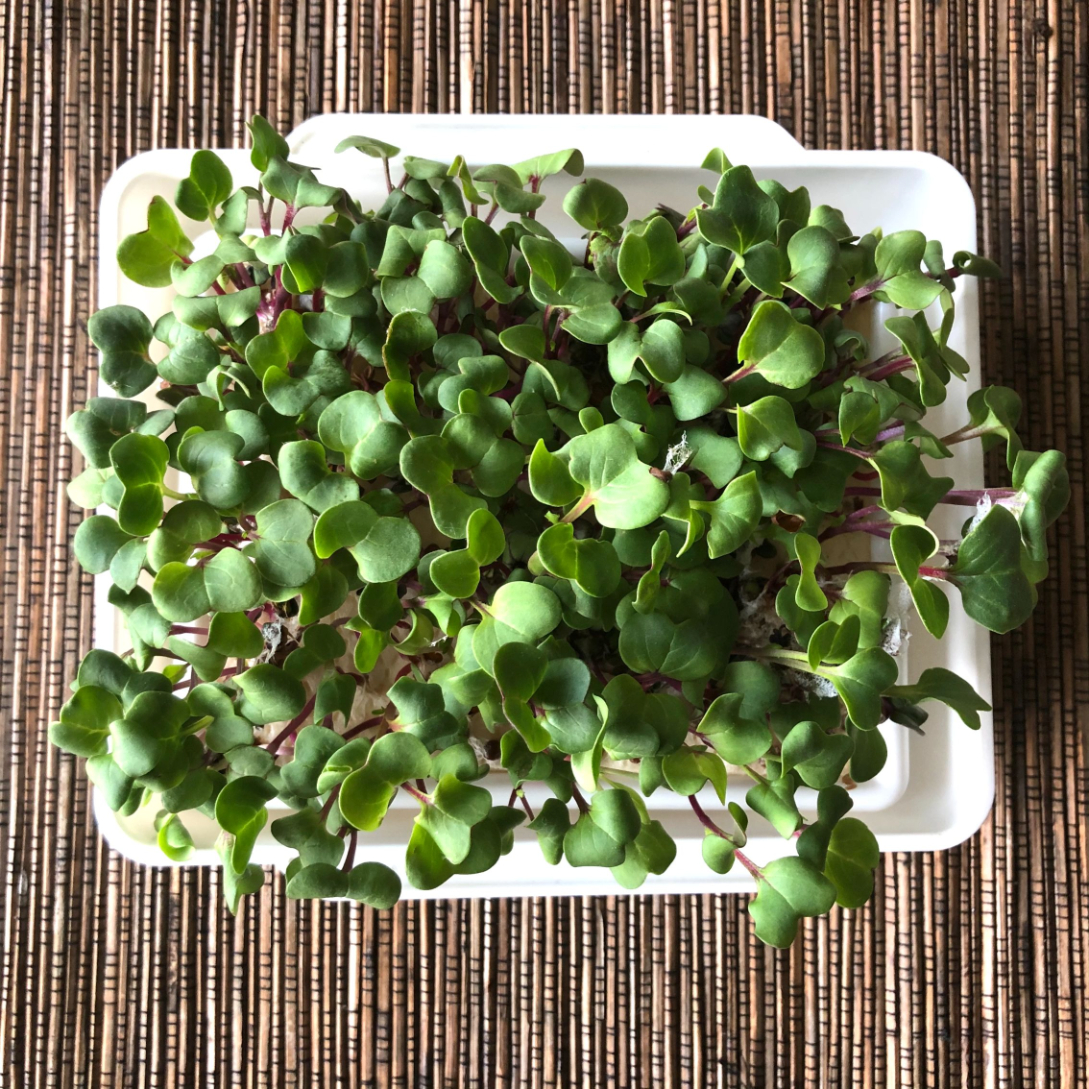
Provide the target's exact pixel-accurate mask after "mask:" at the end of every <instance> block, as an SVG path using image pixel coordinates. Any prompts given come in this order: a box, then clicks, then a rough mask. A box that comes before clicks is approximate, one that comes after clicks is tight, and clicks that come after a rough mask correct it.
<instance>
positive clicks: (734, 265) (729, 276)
mask: <svg viewBox="0 0 1089 1089" xmlns="http://www.w3.org/2000/svg"><path fill="white" fill-rule="evenodd" d="M740 267H741V258H740V256H737V255H735V256H734V259H733V261H731V262H730V267H729V268H728V269H727V270H726V275H725V276H724V277H723V280H722V286H721V287H720V288H719V292H718V293H719V295H720V296H722V295H725V294H726V292H727V291H729V290H730V284H732V283H733V280H734V277H735V276H736V275H737V270H738V269H739V268H740Z"/></svg>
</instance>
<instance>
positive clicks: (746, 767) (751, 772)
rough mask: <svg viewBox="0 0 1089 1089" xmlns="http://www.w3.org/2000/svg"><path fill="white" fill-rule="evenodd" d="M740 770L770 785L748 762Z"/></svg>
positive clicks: (765, 777) (759, 781)
mask: <svg viewBox="0 0 1089 1089" xmlns="http://www.w3.org/2000/svg"><path fill="white" fill-rule="evenodd" d="M808 664H809V663H808V662H807V663H806V665H808ZM742 770H743V771H744V772H745V774H746V775H747V776H748V777H749V778H750V779H751V780H752V781H753V782H754V783H763V784H764V786H770V785H771V784H770V783H769V782H768V778H767V776H766V775H761V774H760V772H758V771H757V770H756V768H751V767H749V765H748V764H743V765H742Z"/></svg>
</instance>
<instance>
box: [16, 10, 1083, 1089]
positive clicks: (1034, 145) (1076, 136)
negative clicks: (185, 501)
mask: <svg viewBox="0 0 1089 1089" xmlns="http://www.w3.org/2000/svg"><path fill="white" fill-rule="evenodd" d="M0 42H2V49H3V68H2V87H3V90H2V94H3V102H2V114H0V117H2V120H0V126H2V132H0V145H2V146H0V155H2V158H0V368H2V370H0V479H2V480H3V488H4V491H3V497H2V500H0V526H2V530H0V532H2V535H3V555H2V561H0V562H2V564H3V581H2V591H0V594H2V607H3V622H2V624H0V651H2V662H3V674H2V679H3V683H2V685H0V740H2V745H0V761H2V768H0V770H2V774H0V822H2V836H3V843H2V845H0V846H2V848H3V866H4V872H3V882H2V884H0V913H2V916H3V941H4V960H3V970H2V971H3V976H2V983H0V1082H2V1084H3V1085H4V1086H5V1087H7V1086H10V1087H11V1089H23V1087H27V1089H31V1087H34V1089H37V1087H42V1086H60V1087H68V1086H75V1087H85V1086H87V1087H90V1086H96V1087H97V1086H103V1087H122V1086H124V1087H128V1086H160V1087H164V1089H173V1087H190V1086H194V1087H196V1086H200V1087H216V1089H222V1087H227V1086H231V1087H233V1086H276V1087H281V1086H311V1085H313V1086H323V1087H325V1086H338V1087H339V1086H345V1087H351V1089H356V1087H366V1086H372V1085H380V1086H386V1085H391V1086H474V1087H475V1086H487V1085H493V1084H494V1085H512V1086H513V1085H518V1086H522V1085H526V1086H534V1087H537V1086H553V1085H563V1086H568V1085H578V1086H595V1087H596V1086H617V1087H623V1089H627V1087H649V1086H651V1085H654V1086H670V1087H672V1086H703V1085H716V1086H718V1085H722V1086H733V1085H746V1086H748V1085H754V1086H755V1085H771V1086H794V1085H803V1084H804V1085H806V1086H823V1085H829V1086H852V1087H854V1086H861V1087H869V1086H893V1085H897V1086H916V1085H918V1086H923V1085H928V1086H929V1085H935V1086H961V1085H963V1086H971V1087H975V1086H1011V1087H1012V1086H1022V1085H1024V1086H1029V1085H1032V1086H1041V1087H1043V1086H1047V1087H1053V1086H1062V1087H1067V1086H1086V1085H1087V1084H1089V1081H1087V1074H1086V1065H1087V1062H1089V1055H1087V1046H1086V1030H1087V1024H1086V1021H1087V1016H1086V1008H1087V988H1089V984H1087V981H1086V978H1085V975H1086V967H1087V962H1089V948H1087V942H1089V892H1087V889H1086V887H1085V884H1084V877H1083V875H1084V873H1085V870H1086V866H1087V865H1089V843H1087V827H1086V826H1087V819H1086V818H1087V815H1089V802H1087V797H1086V762H1085V740H1084V719H1083V715H1084V711H1083V709H1084V708H1085V706H1086V704H1087V702H1089V636H1087V617H1089V586H1087V579H1086V548H1085V488H1086V475H1085V454H1086V442H1085V436H1084V412H1085V408H1086V400H1085V399H1086V391H1085V389H1084V387H1083V382H1084V380H1085V378H1086V377H1087V376H1089V367H1087V364H1089V264H1087V261H1089V216H1087V210H1089V209H1087V203H1089V190H1087V169H1089V160H1087V155H1089V138H1087V124H1089V8H1087V6H1086V5H1085V4H1084V3H1081V2H1075V0H1065V2H1064V0H1051V2H1049V3H1044V2H1043V0H1040V2H1038V3H1031V2H1029V0H870V2H863V0H838V2H828V3H826V4H820V3H818V2H811V0H717V2H716V0H403V2H401V3H395V2H393V0H377V2H374V3H366V2H364V3H362V4H356V3H353V2H350V0H248V2H243V0H229V2H228V0H224V2H211V0H208V2H205V0H160V2H158V3H157V2H155V0H128V2H127V3H120V2H112V0H105V2H104V0H86V2H85V3H83V4H79V5H77V4H65V3H56V2H54V3H46V2H44V0H20V2H14V0H9V2H8V3H7V4H6V6H4V7H3V8H0ZM255 109H260V110H262V111H264V112H265V113H266V114H267V115H268V116H269V117H270V118H271V119H272V120H273V121H274V122H275V123H277V124H278V125H280V126H281V127H283V128H285V129H286V128H290V127H292V126H293V125H294V124H296V123H298V122H300V121H302V120H303V119H304V118H306V117H307V116H309V115H310V114H312V113H315V112H319V111H328V110H456V109H473V110H501V111H556V112H574V111H599V110H616V111H621V112H623V111H632V112H647V111H663V110H664V111H712V112H717V111H732V112H758V113H766V114H769V115H770V116H772V117H774V118H775V119H776V120H778V121H780V122H781V123H782V124H784V125H785V126H786V127H787V128H788V129H790V130H791V131H792V132H793V133H794V134H795V135H796V136H797V137H798V139H800V140H801V141H802V142H803V143H804V144H806V145H807V146H812V147H853V148H854V147H857V148H868V147H916V148H925V149H927V150H930V151H934V152H936V153H937V154H939V155H942V156H943V157H945V158H947V159H949V160H950V161H952V162H953V163H954V164H955V165H956V166H957V167H958V168H959V169H960V170H962V171H963V172H964V173H965V174H966V175H967V177H968V178H969V179H970V181H971V183H972V186H973V189H974V190H975V193H976V196H977V200H978V202H979V206H980V212H981V237H982V239H983V243H984V246H985V249H986V252H989V253H990V254H992V255H994V256H995V257H996V258H998V259H999V260H1000V261H1001V263H1002V264H1003V266H1004V267H1005V268H1006V269H1007V270H1009V276H1008V278H1007V279H1005V280H1004V281H1002V282H1001V283H1000V284H998V285H996V286H988V287H986V288H985V290H984V294H983V298H984V325H983V349H984V351H983V357H984V369H985V372H986V375H985V377H986V379H987V380H990V381H1000V382H1004V383H1007V384H1010V385H1013V386H1015V387H1016V388H1017V389H1018V390H1019V391H1020V392H1021V394H1022V396H1023V397H1024V399H1025V403H1026V421H1027V435H1026V438H1027V439H1028V441H1029V442H1030V443H1031V444H1032V445H1033V446H1034V447H1035V448H1037V449H1038V448H1040V446H1041V444H1047V445H1056V446H1058V447H1060V448H1063V449H1065V450H1066V452H1067V454H1068V456H1069V458H1070V467H1071V474H1072V478H1073V485H1074V501H1073V505H1072V508H1071V510H1070V512H1069V513H1068V514H1067V516H1066V517H1065V519H1064V520H1063V521H1062V522H1061V523H1060V524H1059V527H1058V530H1057V534H1056V537H1057V540H1056V549H1055V553H1054V555H1055V562H1054V570H1053V577H1052V579H1051V581H1049V582H1048V583H1047V585H1046V587H1045V589H1044V592H1043V597H1042V601H1041V605H1040V609H1039V611H1038V612H1037V614H1036V619H1035V620H1034V621H1033V622H1032V623H1031V624H1030V625H1029V626H1028V627H1027V628H1026V629H1025V630H1024V631H1023V632H1022V633H1020V634H1017V635H1014V636H1011V637H1009V638H1007V639H1004V640H1002V641H1000V642H997V643H996V645H995V659H994V663H995V670H994V676H995V695H996V715H995V728H996V748H997V753H996V758H997V763H998V798H997V802H996V805H995V810H994V814H993V816H992V817H991V819H990V820H989V821H988V822H987V824H986V825H985V827H984V829H983V830H982V831H981V832H980V834H978V835H977V836H975V837H974V838H973V839H972V840H971V841H970V842H968V843H966V844H964V845H963V846H961V847H959V848H957V849H955V850H952V851H949V852H946V853H944V854H938V855H914V856H909V855H896V856H887V857H886V859H885V862H884V864H883V866H882V868H881V870H880V871H879V880H878V889H877V895H876V897H875V899H874V901H873V903H872V904H871V905H870V906H868V907H867V908H865V909H864V910H862V911H859V912H855V913H846V912H838V911H837V912H835V913H834V914H833V915H832V917H831V919H829V920H822V921H818V922H813V923H810V924H807V925H806V927H805V929H804V935H803V938H802V940H799V942H798V943H797V944H796V945H795V947H794V948H793V949H792V950H790V951H789V952H785V953H777V952H772V951H768V950H765V949H764V948H762V947H761V946H760V945H759V944H758V943H756V942H755V941H754V939H753V938H752V935H751V931H750V927H749V923H748V919H747V916H746V914H745V904H746V901H745V898H744V897H737V896H725V897H715V896H701V897H678V896H667V897H662V898H657V899H651V898H646V897H642V898H640V897H636V898H631V899H628V898H623V897H617V898H607V899H581V900H580V899H572V900H532V901H498V900H491V901H484V902H477V903H469V902H451V903H433V904H425V905H414V904H403V905H401V906H400V907H399V908H397V909H396V910H395V911H393V912H392V913H390V914H386V915H383V916H377V915H375V914H373V913H372V912H370V911H367V910H361V909H358V908H356V907H348V906H342V905H335V906H320V905H319V906H313V905H308V904H298V903H294V902H289V901H287V900H285V899H284V897H283V895H282V890H281V883H280V881H279V880H278V879H272V880H270V881H269V882H268V883H267V884H266V887H265V889H264V891H263V892H262V893H261V895H260V897H258V898H256V899H255V900H254V901H252V902H251V903H250V904H249V906H247V907H246V908H245V910H244V911H243V912H242V914H241V915H240V916H239V917H238V918H237V919H236V920H232V919H231V918H230V917H229V916H228V915H226V913H225V912H224V910H223V908H222V905H221V903H220V900H219V883H218V879H217V876H216V875H215V874H214V873H209V872H201V871H195V870H163V869H157V870H150V869H147V870H145V869H138V868H134V867H132V866H130V865H128V864H127V863H125V862H123V861H121V860H120V859H119V858H118V857H117V856H116V855H114V854H112V853H110V852H109V851H108V850H106V849H104V847H103V845H102V843H101V842H100V841H99V839H98V838H97V836H96V834H95V831H94V827H93V824H92V821H91V818H90V816H89V810H88V792H87V788H86V784H85V782H84V778H83V773H82V770H81V769H80V768H77V767H76V765H75V762H74V761H72V760H71V759H69V758H67V757H62V756H59V755H58V754H57V753H56V752H55V751H54V750H52V749H50V748H49V747H48V746H47V745H46V741H45V727H46V724H47V723H48V722H49V721H50V720H51V719H52V718H53V717H54V716H55V714H56V712H57V709H58V707H59V704H60V702H61V701H62V699H63V692H64V685H65V683H66V680H67V678H69V677H70V676H71V675H72V673H73V671H74V667H75V664H76V662H77V660H78V658H79V656H80V655H81V654H82V653H83V652H84V651H85V650H86V649H87V647H88V645H89V636H90V619H91V595H90V584H89V581H88V580H87V579H86V578H85V577H82V576H81V575H80V574H79V573H78V572H77V570H76V567H75V564H74V562H73V560H72V556H71V552H70V550H69V542H70V540H71V536H72V533H73V532H74V530H75V527H76V524H77V520H78V517H79V515H78V513H77V512H76V511H74V510H73V509H72V508H71V507H70V506H69V505H68V504H67V503H66V501H65V497H64V482H65V481H66V480H67V478H68V477H69V475H70V471H71V462H72V456H71V452H70V450H69V448H68V446H67V445H66V444H65V443H64V442H63V441H62V440H61V427H62V423H63V421H64V419H65V417H66V416H67V415H68V413H69V412H70V411H71V410H72V409H73V408H75V407H77V406H78V405H79V404H80V403H81V402H82V401H83V400H84V399H85V397H86V396H87V392H88V389H89V388H90V386H91V381H92V374H93V372H92V367H93V360H92V355H91V353H90V352H89V351H88V344H87V340H86V337H85V335H84V331H83V322H84V321H85V319H86V317H87V314H88V312H89V311H90V310H91V308H92V307H93V305H94V289H93V284H94V258H95V253H94V239H95V209H96V204H97V198H98V193H99V191H100V188H101V186H102V183H103V182H104V180H105V179H106V177H107V176H108V175H109V173H110V172H111V171H112V170H113V168H114V167H115V166H116V165H117V164H119V163H120V162H122V161H123V160H124V159H126V158H127V157H128V156H130V155H132V154H134V153H135V152H137V151H141V150H143V149H145V148H149V147H154V146H189V145H191V146H213V147H214V146H224V145H232V144H238V143H240V142H242V140H243V135H244V121H245V119H246V118H247V117H248V116H249V114H250V113H251V112H253V111H254V110H255ZM973 770H974V769H972V768H965V769H964V774H965V775H971V774H973Z"/></svg>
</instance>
